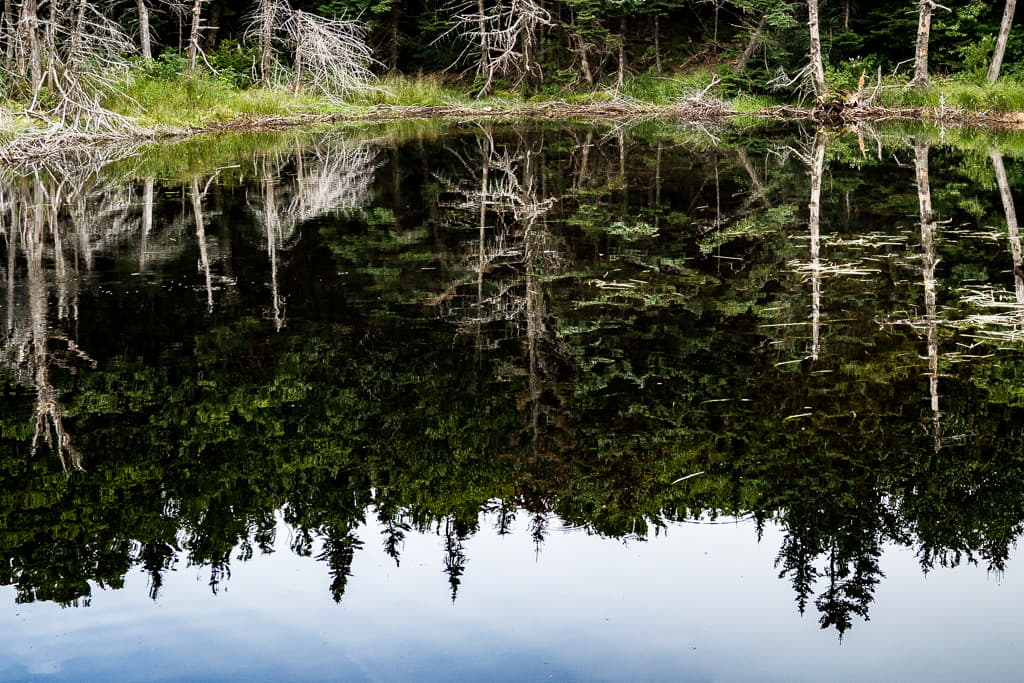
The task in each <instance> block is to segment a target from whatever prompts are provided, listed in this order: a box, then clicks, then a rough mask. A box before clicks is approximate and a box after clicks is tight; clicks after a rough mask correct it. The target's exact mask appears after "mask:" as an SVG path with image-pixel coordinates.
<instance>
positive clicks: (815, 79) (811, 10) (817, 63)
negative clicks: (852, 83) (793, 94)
mask: <svg viewBox="0 0 1024 683" xmlns="http://www.w3.org/2000/svg"><path fill="white" fill-rule="evenodd" d="M807 28H808V30H809V31H810V37H811V82H812V83H813V85H814V95H815V97H817V98H819V99H820V98H822V97H824V96H825V93H827V92H828V84H827V83H826V82H825V63H824V61H823V60H822V56H821V22H820V19H819V18H818V0H807Z"/></svg>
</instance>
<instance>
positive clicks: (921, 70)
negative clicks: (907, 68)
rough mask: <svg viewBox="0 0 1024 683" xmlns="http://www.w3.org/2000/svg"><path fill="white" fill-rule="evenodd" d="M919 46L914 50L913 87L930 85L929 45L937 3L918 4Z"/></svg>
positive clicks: (928, 0)
mask: <svg viewBox="0 0 1024 683" xmlns="http://www.w3.org/2000/svg"><path fill="white" fill-rule="evenodd" d="M917 8H918V10H917V44H916V47H915V48H914V78H913V79H912V80H911V81H910V82H911V83H912V84H913V85H916V86H922V85H928V81H929V80H930V78H929V75H928V43H929V42H930V40H931V33H932V10H933V9H935V3H934V2H932V0H919V1H918V3H917Z"/></svg>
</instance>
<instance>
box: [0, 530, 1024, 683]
mask: <svg viewBox="0 0 1024 683" xmlns="http://www.w3.org/2000/svg"><path fill="white" fill-rule="evenodd" d="M525 526H526V525H525V524H518V525H517V527H518V528H517V529H516V530H515V531H514V532H513V533H512V534H509V535H505V536H499V535H498V534H497V533H495V532H494V531H493V530H492V529H489V528H484V529H482V530H481V531H480V532H479V533H478V534H477V535H475V536H474V537H473V538H471V539H469V540H468V541H467V543H466V546H467V548H466V549H467V555H468V556H469V562H470V564H471V566H472V571H471V572H469V573H468V574H467V577H466V580H465V581H464V583H463V585H462V588H461V589H460V595H459V598H458V599H457V600H456V601H455V602H454V603H452V602H451V601H450V598H449V591H448V586H447V581H446V577H445V575H444V573H443V571H442V569H443V567H442V563H441V561H440V557H441V552H440V551H441V547H440V545H441V540H440V539H439V538H438V537H437V536H435V535H432V534H411V535H410V536H409V538H408V540H407V542H406V549H405V554H404V560H403V562H402V564H401V566H400V567H396V566H395V564H394V562H393V561H392V560H391V559H390V558H389V557H387V556H386V555H385V554H384V552H383V551H382V550H381V549H379V548H377V547H375V546H373V545H368V546H367V547H366V548H365V549H364V551H363V552H361V553H360V554H359V555H358V556H357V558H356V561H355V565H354V567H353V577H352V579H351V589H350V591H349V594H348V595H347V596H346V598H345V599H344V601H343V602H342V603H341V604H340V605H336V604H334V603H332V602H331V601H330V600H327V599H325V596H326V595H327V594H328V592H329V585H330V580H329V577H328V576H327V575H326V573H325V571H324V567H323V565H322V564H320V563H317V562H316V561H314V560H313V559H312V558H303V557H298V556H296V555H294V554H293V553H291V552H289V551H288V548H287V539H288V531H287V529H286V528H285V527H284V525H283V524H282V525H281V527H280V529H279V532H280V533H279V534H278V541H277V544H276V546H277V547H276V552H275V553H273V554H270V555H260V556H257V557H255V558H254V559H253V560H251V561H249V562H245V563H238V564H237V565H235V567H234V568H233V570H232V576H231V579H230V581H228V582H227V583H226V585H225V586H224V588H223V590H222V591H221V592H220V593H219V594H217V595H213V594H212V593H211V591H210V588H209V586H208V585H207V581H208V577H209V574H208V570H205V569H202V568H195V567H193V568H181V569H179V570H178V571H176V572H172V573H170V574H168V576H167V579H166V583H165V588H164V594H163V595H162V596H161V597H160V599H158V600H157V601H156V602H153V601H151V600H149V599H148V597H147V595H146V594H147V588H146V577H145V576H143V575H142V574H141V573H139V572H133V573H132V574H131V575H130V576H129V578H128V581H127V585H126V588H125V589H124V590H121V591H111V590H97V591H95V592H94V594H93V599H92V606H91V607H88V608H66V609H62V608H60V607H58V606H55V605H52V604H47V603H36V604H31V605H15V604H14V600H13V591H11V590H10V589H4V596H5V597H4V599H5V600H6V601H7V603H8V605H9V608H7V609H4V610H0V625H2V628H3V629H4V632H5V633H6V634H7V637H6V638H5V639H4V640H3V643H2V645H0V657H2V660H3V662H4V664H3V666H2V668H0V676H2V678H3V679H4V680H25V679H32V680H67V681H81V680H95V681H100V680H162V681H174V680H196V679H201V680H349V681H361V680H365V681H399V680H509V681H522V680H586V681H621V680H664V681H747V680H761V681H769V680H775V681H820V680H833V681H845V680H849V681H857V680H883V679H885V680H943V681H964V680H1010V679H1012V678H1013V677H1014V676H1015V673H1016V667H1017V660H1016V656H1015V648H1014V643H1015V642H1017V641H1018V640H1019V638H1020V637H1021V635H1022V630H1021V626H1020V618H1019V614H1018V613H1017V609H1016V605H1019V604H1020V601H1021V599H1022V598H1024V585H1022V582H1021V581H1020V580H1019V579H1018V578H1016V577H1015V574H1014V572H1013V571H1009V572H1007V575H1006V577H1004V578H1002V579H1001V580H998V581H997V580H996V577H994V576H993V575H990V574H988V573H986V572H985V571H984V570H983V569H980V568H976V567H966V568H958V569H952V570H950V569H939V570H936V571H934V572H932V573H931V574H929V575H927V576H922V574H921V571H920V568H919V566H918V564H917V561H916V560H915V558H914V557H913V555H912V553H911V552H909V551H907V550H905V549H897V548H888V549H887V550H886V552H885V554H884V555H883V558H882V569H883V571H884V572H885V573H886V580H885V581H884V582H883V583H882V584H881V585H880V587H879V589H878V591H879V595H878V601H877V605H876V607H875V609H874V610H873V613H872V619H871V620H870V621H868V622H866V623H863V624H861V626H860V627H859V628H857V629H854V630H852V631H851V632H850V633H848V634H847V635H846V636H845V637H844V639H843V640H842V641H841V642H840V641H837V639H836V638H835V635H834V634H833V633H832V632H830V631H827V630H825V631H823V630H821V629H819V627H818V624H817V623H816V620H815V618H814V617H813V616H811V615H808V616H805V617H803V618H801V617H800V616H799V615H798V614H797V613H796V611H795V610H793V609H792V604H791V603H792V594H791V591H790V590H789V587H788V586H787V584H786V582H784V581H779V580H777V579H776V577H775V572H774V571H773V560H774V557H773V555H774V552H775V551H774V549H775V548H778V546H779V543H780V537H781V534H780V533H779V531H778V530H777V529H775V528H774V527H769V528H768V529H766V532H765V538H764V540H763V541H762V542H761V543H759V544H758V543H754V542H753V537H754V535H755V533H756V532H755V529H754V527H753V524H752V523H750V522H739V523H725V524H722V523H719V524H682V525H680V524H673V525H671V526H670V527H669V529H668V532H667V534H663V535H661V536H659V537H655V538H651V539H650V540H648V541H645V542H637V541H629V542H625V543H623V542H621V541H616V540H611V539H603V538H600V537H596V536H591V535H587V534H585V533H582V532H580V531H576V530H566V531H553V533H551V534H550V535H549V537H548V539H547V540H546V542H545V544H544V545H543V547H542V548H541V549H540V552H539V553H538V552H535V549H534V546H533V541H532V540H531V538H530V536H529V534H528V533H526V532H527V530H526V528H525ZM380 531H381V530H380V529H379V528H377V527H376V526H375V525H373V524H371V525H368V526H367V527H365V528H363V529H361V530H360V536H361V537H363V538H373V537H376V536H378V534H379V532H380ZM609 546H615V547H614V548H609Z"/></svg>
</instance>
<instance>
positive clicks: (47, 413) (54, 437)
mask: <svg viewBox="0 0 1024 683" xmlns="http://www.w3.org/2000/svg"><path fill="white" fill-rule="evenodd" d="M33 184H34V188H33V189H34V190H35V192H34V197H33V198H32V201H31V203H29V202H28V201H27V200H28V197H27V194H28V193H27V192H26V203H25V204H24V205H23V213H22V217H21V218H22V220H21V227H22V234H21V243H22V253H23V254H24V256H25V272H26V290H27V293H28V304H29V305H28V311H29V320H30V326H31V327H30V338H31V358H32V361H31V363H32V368H33V378H32V379H33V383H34V385H35V388H36V405H35V419H36V429H35V434H34V435H33V437H32V452H33V454H34V453H35V451H36V449H37V447H38V445H39V439H40V437H42V438H43V440H45V441H46V443H47V445H49V446H50V447H51V448H54V449H55V450H56V451H57V456H58V457H59V458H60V462H61V465H63V466H64V468H65V469H67V467H68V463H69V462H70V464H71V467H73V468H74V469H77V470H81V469H83V468H82V456H81V454H80V453H79V452H78V451H77V450H76V449H75V448H74V446H73V445H72V443H71V435H70V434H69V433H68V432H67V430H66V429H65V428H64V419H63V415H64V412H63V409H62V407H61V405H60V400H59V394H58V392H57V388H56V387H55V386H54V385H53V382H52V381H51V379H50V362H51V361H50V356H49V342H50V328H49V292H48V287H47V282H46V272H45V266H44V263H43V254H44V250H45V240H46V226H47V213H48V210H47V203H46V201H45V199H44V197H45V193H44V190H43V187H42V183H40V182H39V181H38V180H36V181H35V182H34V183H33ZM66 341H67V343H68V347H69V349H70V350H71V351H75V350H76V347H75V345H74V343H73V342H71V341H70V340H66Z"/></svg>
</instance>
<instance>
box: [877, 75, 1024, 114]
mask: <svg viewBox="0 0 1024 683" xmlns="http://www.w3.org/2000/svg"><path fill="white" fill-rule="evenodd" d="M875 104H877V105H880V106H884V107H894V108H896V107H928V108H938V107H941V106H945V107H947V108H950V109H960V110H964V111H971V112H984V111H988V112H994V113H999V114H1005V113H1009V112H1014V111H1024V83H1022V82H1021V81H1018V80H1017V79H1015V78H1011V77H1006V78H1002V79H1000V80H999V81H997V82H996V83H995V84H994V85H989V84H988V83H987V82H978V81H976V80H964V79H957V78H942V79H939V78H936V79H933V81H932V84H931V85H930V86H929V87H927V88H908V87H906V85H904V84H899V83H890V84H886V86H885V87H884V88H883V89H882V91H881V94H880V96H879V98H878V101H876V102H875Z"/></svg>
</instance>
